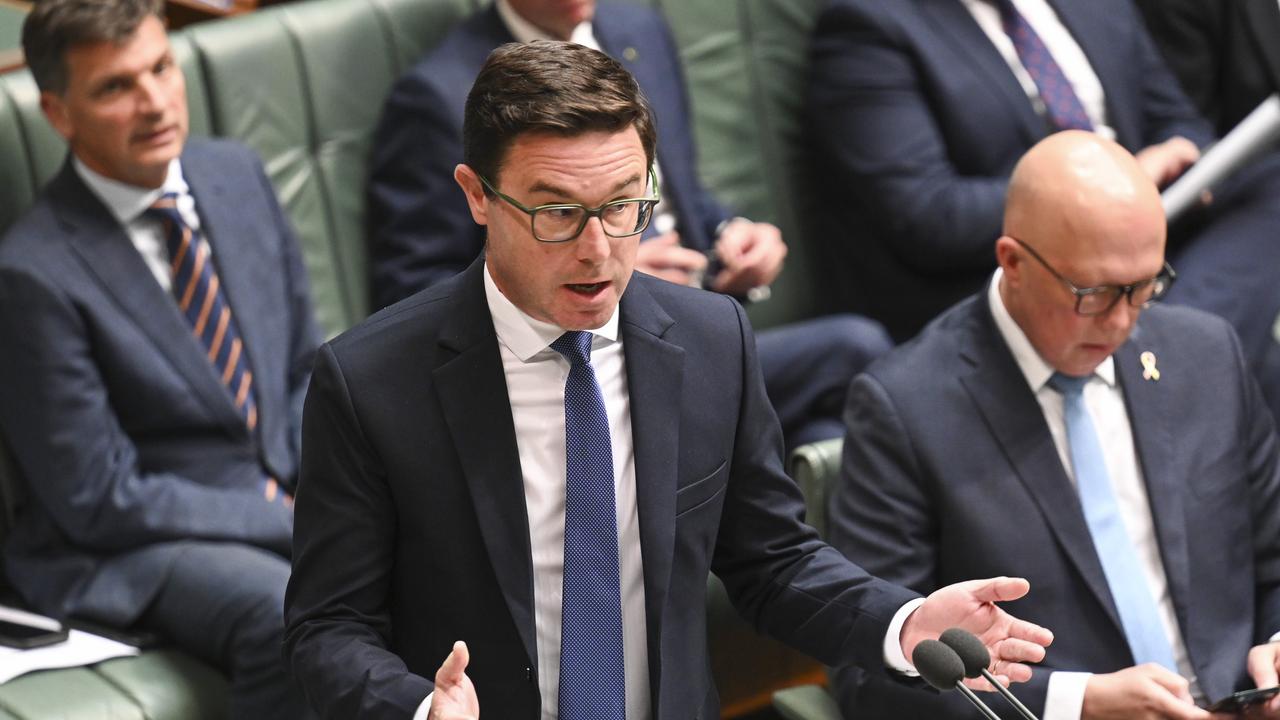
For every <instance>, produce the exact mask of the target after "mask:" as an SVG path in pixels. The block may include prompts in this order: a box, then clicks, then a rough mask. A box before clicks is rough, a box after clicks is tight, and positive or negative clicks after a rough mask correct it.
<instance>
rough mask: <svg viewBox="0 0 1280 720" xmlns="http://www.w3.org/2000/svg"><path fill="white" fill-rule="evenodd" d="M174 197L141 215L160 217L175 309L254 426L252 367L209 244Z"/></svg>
mask: <svg viewBox="0 0 1280 720" xmlns="http://www.w3.org/2000/svg"><path fill="white" fill-rule="evenodd" d="M177 200H178V196H177V194H176V193H165V195H164V196H162V197H161V198H160V199H159V200H157V201H156V202H155V204H154V205H152V206H151V207H150V208H149V209H148V210H147V211H146V212H145V215H146V216H147V217H150V218H152V219H155V220H159V221H160V223H161V225H162V226H163V227H164V237H165V244H166V245H167V246H168V248H169V260H170V265H169V271H170V273H171V274H172V284H171V286H170V287H171V289H172V291H173V297H174V299H175V300H177V301H178V309H179V310H180V311H181V312H182V315H183V317H185V318H186V319H187V322H189V323H191V332H192V334H194V335H195V336H196V338H197V339H198V340H199V341H200V344H201V345H202V346H203V347H204V349H205V355H206V356H207V357H208V358H209V362H211V363H213V368H214V370H216V371H217V373H218V375H219V376H220V377H221V378H222V383H223V385H226V386H227V390H228V391H229V392H230V393H231V397H232V400H233V401H234V402H235V406H236V409H237V410H239V411H240V414H241V416H243V417H244V421H245V424H246V425H248V426H249V430H251V431H252V430H253V429H254V428H256V427H257V425H258V407H257V404H256V403H255V402H254V397H253V372H252V371H250V370H249V358H248V357H246V356H245V351H244V342H243V341H242V340H241V339H240V331H239V330H238V329H237V328H236V321H235V318H233V317H232V316H231V305H230V304H228V303H227V298H226V296H225V295H224V294H223V292H222V287H221V284H220V283H219V282H218V273H217V271H216V269H215V268H214V266H213V258H212V257H211V256H210V254H209V245H208V243H207V242H205V241H204V239H203V238H202V237H201V236H200V233H199V232H197V231H195V230H193V229H192V228H191V227H190V226H189V225H187V223H186V221H185V220H183V219H182V214H181V213H179V212H178V205H177Z"/></svg>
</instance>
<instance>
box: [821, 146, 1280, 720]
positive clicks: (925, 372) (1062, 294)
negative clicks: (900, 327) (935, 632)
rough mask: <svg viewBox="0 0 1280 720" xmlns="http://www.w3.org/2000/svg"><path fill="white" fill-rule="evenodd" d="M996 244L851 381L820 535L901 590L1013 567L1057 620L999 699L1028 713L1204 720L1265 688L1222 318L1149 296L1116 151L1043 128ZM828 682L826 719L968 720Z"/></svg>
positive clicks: (1157, 256)
mask: <svg viewBox="0 0 1280 720" xmlns="http://www.w3.org/2000/svg"><path fill="white" fill-rule="evenodd" d="M995 250H996V258H997V260H998V262H999V268H998V269H997V270H996V272H995V274H994V276H993V277H992V279H991V282H990V284H989V286H988V288H987V290H986V291H984V292H981V293H978V294H977V295H974V296H972V297H970V298H969V299H967V300H965V301H963V302H961V303H960V304H958V305H956V306H955V307H953V308H952V309H951V310H949V311H947V312H946V313H945V314H943V315H942V316H941V317H939V318H938V319H937V320H936V321H934V322H933V323H932V324H931V325H930V326H929V327H927V328H926V329H925V330H924V331H923V333H922V334H921V336H920V337H919V338H917V339H916V340H915V341H913V342H911V343H909V344H908V345H905V346H903V347H902V348H901V349H900V350H899V351H897V352H895V353H892V354H890V355H889V356H887V357H885V358H884V359H883V360H882V361H881V362H879V363H877V364H875V365H874V366H873V367H872V368H871V369H869V370H868V372H867V373H866V374H864V375H862V376H860V377H859V378H858V379H857V380H855V381H854V384H853V386H852V388H851V390H850V396H849V399H848V409H847V411H846V415H845V421H846V424H847V427H848V434H847V436H846V441H845V443H846V444H845V451H844V473H843V478H842V481H841V483H840V485H839V487H838V488H837V489H836V491H835V492H834V494H833V498H832V505H831V507H830V512H831V522H830V526H831V527H832V531H831V541H832V544H833V545H835V546H836V547H837V548H838V549H840V550H842V551H843V552H844V553H845V554H846V555H847V556H849V558H850V559H852V560H854V562H857V563H859V564H861V565H862V566H863V567H865V568H866V569H867V570H868V571H870V572H872V573H875V574H878V575H879V576H881V577H884V578H887V579H890V580H893V581H895V582H898V583H901V584H903V585H906V586H908V587H910V588H912V589H914V590H916V591H917V592H922V593H927V592H930V591H931V590H932V589H934V588H936V587H939V586H942V585H945V584H947V583H949V582H952V581H953V580H954V579H955V578H958V577H970V576H983V575H989V574H1010V575H1019V576H1024V577H1027V578H1029V579H1030V580H1031V583H1032V585H1033V586H1034V587H1035V588H1036V590H1037V592H1036V594H1035V595H1034V596H1033V597H1028V598H1027V599H1026V600H1023V601H1021V602H1020V603H1019V604H1018V606H1017V610H1018V611H1019V612H1020V613H1023V614H1024V615H1025V616H1026V617H1027V618H1028V619H1030V620H1032V621H1033V622H1037V623H1040V624H1042V625H1046V626H1050V627H1053V628H1055V630H1056V631H1057V633H1058V637H1057V640H1056V641H1055V642H1054V645H1053V647H1052V648H1051V649H1050V651H1049V653H1048V656H1047V657H1046V659H1045V662H1044V663H1043V664H1042V666H1041V667H1043V668H1045V670H1047V671H1044V670H1041V669H1039V668H1037V671H1036V673H1035V675H1034V676H1033V677H1032V679H1031V681H1030V682H1028V683H1025V684H1023V685H1020V686H1018V687H1017V688H1016V689H1015V690H1014V692H1015V693H1017V694H1019V695H1020V696H1021V698H1022V700H1023V701H1024V702H1025V703H1026V705H1027V706H1028V707H1030V708H1031V709H1032V710H1033V712H1035V713H1036V714H1037V715H1039V716H1040V717H1042V718H1044V719H1045V720H1055V719H1056V720H1060V719H1062V718H1072V719H1075V718H1107V717H1116V718H1148V717H1151V718H1208V717H1210V715H1209V713H1208V712H1206V711H1205V710H1202V709H1201V708H1199V707H1197V706H1196V703H1197V702H1199V703H1201V704H1203V703H1204V701H1210V702H1212V701H1215V700H1218V699H1219V698H1222V697H1223V696H1225V695H1227V694H1229V693H1232V692H1234V691H1237V690H1242V689H1245V688H1247V687H1253V686H1254V685H1255V684H1256V685H1258V686H1271V685H1275V684H1276V664H1277V657H1278V656H1280V652H1277V647H1280V646H1277V645H1276V644H1274V643H1270V642H1269V641H1270V640H1271V638H1272V634H1273V633H1275V632H1276V631H1278V630H1280V513H1277V512H1276V508H1277V507H1278V506H1280V505H1278V504H1280V474H1278V473H1280V468H1278V467H1277V458H1276V450H1277V447H1276V438H1275V428H1274V424H1273V421H1272V418H1271V416H1270V413H1269V412H1268V411H1267V410H1266V408H1265V407H1264V406H1263V404H1262V402H1261V399H1260V397H1259V393H1258V391H1257V388H1256V386H1255V383H1254V381H1253V379H1252V376H1251V375H1250V374H1249V372H1248V370H1247V368H1246V366H1245V363H1244V360H1243V358H1242V355H1241V351H1240V343H1239V341H1238V340H1237V339H1236V336H1235V333H1234V332H1233V331H1232V329H1231V328H1230V326H1229V325H1227V323H1226V322H1224V321H1223V320H1220V319H1218V318H1216V317H1214V316H1211V315H1208V314H1206V313H1203V312H1200V311H1196V310H1191V309H1186V308H1177V307H1171V306H1162V305H1160V304H1158V303H1155V301H1157V300H1159V299H1160V297H1161V296H1162V295H1163V294H1164V293H1165V292H1166V291H1167V290H1168V289H1169V286H1170V285H1171V284H1172V283H1173V281H1174V278H1175V277H1176V275H1175V274H1174V272H1173V268H1171V267H1170V266H1169V264H1168V263H1167V262H1165V260H1164V251H1165V221H1164V214H1163V210H1162V208H1161V205H1160V198H1159V195H1158V194H1157V191H1156V188H1155V186H1154V184H1152V182H1151V181H1150V180H1149V179H1147V177H1146V176H1145V175H1144V174H1143V172H1142V170H1141V169H1140V167H1139V166H1138V164H1137V163H1136V161H1135V160H1134V159H1133V157H1132V156H1131V155H1129V154H1128V152H1126V151H1125V150H1123V149H1122V148H1121V147H1120V146H1119V145H1116V144H1114V143H1112V142H1110V141H1108V140H1104V139H1102V138H1099V137H1098V136H1096V135H1094V134H1090V133H1085V132H1078V131H1070V132H1064V133H1059V134H1057V135H1053V136H1051V137H1049V138H1048V139H1046V140H1044V141H1042V142H1041V143H1040V144H1039V145H1037V146H1035V147H1034V148H1032V150H1031V151H1030V152H1029V153H1028V154H1027V155H1026V156H1025V157H1024V158H1023V159H1022V160H1021V162H1020V163H1019V164H1018V166H1017V169H1016V171H1015V172H1014V175H1013V179H1012V182H1011V185H1010V188H1009V194H1008V202H1007V210H1006V213H1005V217H1004V232H1003V235H1002V236H1001V237H1000V238H999V239H998V240H997V241H996V246H995ZM836 681H837V683H836V684H837V687H838V688H839V691H840V696H841V698H840V699H841V704H842V707H843V709H844V711H845V712H846V714H847V715H848V716H849V717H857V718H871V719H874V718H902V717H929V718H953V717H954V718H968V717H972V709H971V708H969V707H968V706H967V705H965V703H964V701H963V700H959V699H958V698H956V697H950V696H945V695H937V694H928V693H925V692H920V691H917V690H913V689H909V688H905V687H903V686H902V685H901V684H899V683H895V682H892V681H889V680H888V679H887V678H885V677H883V676H879V675H875V674H872V673H866V672H863V671H860V670H858V669H855V668H852V667H845V668H842V669H840V670H839V671H838V672H837V674H836ZM1278 706H1280V703H1277V702H1274V701H1273V702H1272V703H1270V704H1269V705H1268V706H1267V707H1266V708H1265V709H1264V710H1263V711H1262V714H1259V715H1258V716H1259V717H1275V716H1276V708H1277V707H1278ZM1266 713H1270V714H1266ZM1251 717H1252V716H1251Z"/></svg>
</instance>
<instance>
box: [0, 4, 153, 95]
mask: <svg viewBox="0 0 1280 720" xmlns="http://www.w3.org/2000/svg"><path fill="white" fill-rule="evenodd" d="M148 16H155V17H157V18H159V19H160V20H164V3H163V0H36V4H35V7H34V8H32V9H31V13H30V14H28V15H27V19H26V21H25V22H23V24H22V52H23V53H24V54H25V55H26V60H27V67H29V68H31V74H32V75H33V76H34V77H35V79H36V85H37V86H39V88H40V89H41V90H46V91H49V92H55V93H62V92H65V91H66V89H67V81H68V78H67V58H66V55H67V51H68V50H70V49H71V48H73V47H75V46H77V45H84V44H86V43H98V42H113V43H123V42H124V41H126V40H128V39H129V37H131V36H132V35H133V33H134V32H135V31H137V29H138V26H139V25H141V24H142V21H143V20H146V19H147V17H148Z"/></svg>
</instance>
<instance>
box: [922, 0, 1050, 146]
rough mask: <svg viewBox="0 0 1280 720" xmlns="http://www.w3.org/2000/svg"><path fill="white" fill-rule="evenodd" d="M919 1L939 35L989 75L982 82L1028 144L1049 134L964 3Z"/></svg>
mask: <svg viewBox="0 0 1280 720" xmlns="http://www.w3.org/2000/svg"><path fill="white" fill-rule="evenodd" d="M918 1H919V2H920V6H921V8H922V9H923V10H924V11H925V14H926V16H927V17H928V18H929V19H930V20H931V21H932V23H933V24H934V26H935V29H936V31H937V32H936V35H937V36H938V37H939V38H943V39H944V40H946V41H947V42H949V43H951V44H952V45H953V47H954V50H955V52H956V53H957V54H958V56H959V57H962V58H965V59H966V60H967V61H968V62H970V63H972V64H973V66H974V67H975V68H976V69H977V71H978V72H979V73H980V74H982V75H983V76H984V77H985V78H986V82H984V83H982V85H983V86H984V87H986V88H987V89H989V90H990V92H991V93H992V95H993V96H994V97H995V99H996V100H997V101H998V102H1002V103H1004V104H1005V105H1006V106H1007V107H1008V108H1009V110H1010V111H1011V112H1012V114H1013V115H1014V116H1015V117H1017V118H1018V120H1019V126H1021V127H1022V130H1023V134H1024V135H1025V136H1026V140H1027V145H1028V146H1029V145H1032V144H1034V143H1036V142H1037V141H1039V140H1040V139H1041V138H1043V137H1044V136H1045V135H1046V134H1047V133H1048V125H1047V124H1046V122H1045V121H1044V119H1042V118H1041V117H1040V116H1039V115H1036V111H1035V108H1034V107H1032V105H1031V100H1030V99H1029V98H1028V97H1027V93H1026V91H1025V90H1023V89H1022V85H1020V84H1019V83H1018V78H1017V77H1015V76H1014V74H1013V71H1012V70H1011V69H1009V63H1007V62H1005V59H1004V57H1002V56H1001V55H1000V51H999V50H997V49H996V46H995V45H993V44H992V43H991V38H989V37H987V34H986V33H985V32H983V30H982V27H981V26H979V25H978V22H977V21H976V20H974V19H973V15H971V14H969V10H968V9H967V8H965V6H964V4H963V3H961V2H959V0H918Z"/></svg>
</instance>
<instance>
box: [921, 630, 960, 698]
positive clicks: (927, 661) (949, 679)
mask: <svg viewBox="0 0 1280 720" xmlns="http://www.w3.org/2000/svg"><path fill="white" fill-rule="evenodd" d="M911 663H912V664H913V665H915V666H916V671H917V672H919V673H920V677H922V678H924V679H925V682H927V683H929V684H930V685H932V686H934V687H936V688H938V689H939V690H952V689H954V688H955V686H956V683H958V682H960V681H961V680H962V679H963V678H964V663H963V662H961V661H960V656H959V655H957V654H956V651H955V650H952V649H951V648H949V647H947V646H946V645H943V644H942V643H941V642H938V641H937V640H921V641H920V644H919V645H916V649H915V650H913V651H911Z"/></svg>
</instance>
